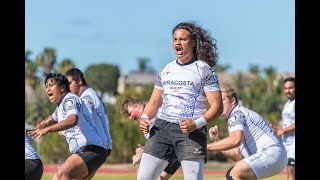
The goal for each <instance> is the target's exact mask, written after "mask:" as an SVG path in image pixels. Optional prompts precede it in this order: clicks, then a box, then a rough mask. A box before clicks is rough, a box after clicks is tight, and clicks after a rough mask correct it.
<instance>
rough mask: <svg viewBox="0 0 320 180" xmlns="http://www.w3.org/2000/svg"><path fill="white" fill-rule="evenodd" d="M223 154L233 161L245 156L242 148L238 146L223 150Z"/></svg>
mask: <svg viewBox="0 0 320 180" xmlns="http://www.w3.org/2000/svg"><path fill="white" fill-rule="evenodd" d="M221 152H222V153H223V155H225V156H226V157H227V158H230V159H231V160H232V161H234V162H237V161H240V160H241V159H243V156H242V154H241V152H240V148H239V147H236V148H233V149H230V150H226V151H221Z"/></svg>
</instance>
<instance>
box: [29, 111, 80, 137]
mask: <svg viewBox="0 0 320 180" xmlns="http://www.w3.org/2000/svg"><path fill="white" fill-rule="evenodd" d="M52 120H53V119H52ZM53 121H54V120H53ZM50 122H51V121H50ZM54 122H55V121H54ZM77 123H78V116H77V115H76V114H70V115H69V116H68V117H67V119H65V120H63V121H61V122H59V123H57V122H56V123H54V124H52V125H50V126H47V127H45V128H41V129H39V128H38V129H35V130H33V131H29V132H28V135H29V136H30V137H32V138H36V137H38V138H39V139H40V137H41V136H42V135H46V134H47V133H49V132H57V131H62V130H66V129H69V128H72V127H74V126H76V125H77Z"/></svg>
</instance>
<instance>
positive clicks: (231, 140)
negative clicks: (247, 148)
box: [208, 130, 243, 151]
mask: <svg viewBox="0 0 320 180" xmlns="http://www.w3.org/2000/svg"><path fill="white" fill-rule="evenodd" d="M242 138H243V131H241V130H236V131H233V132H231V134H230V135H229V136H228V137H226V138H224V139H222V140H219V141H215V142H213V143H210V144H208V150H212V151H226V150H230V149H233V148H236V147H239V146H240V144H241V141H242Z"/></svg>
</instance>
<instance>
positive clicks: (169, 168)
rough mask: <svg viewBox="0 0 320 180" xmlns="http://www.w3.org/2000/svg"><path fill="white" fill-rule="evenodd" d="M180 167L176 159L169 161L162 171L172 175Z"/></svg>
mask: <svg viewBox="0 0 320 180" xmlns="http://www.w3.org/2000/svg"><path fill="white" fill-rule="evenodd" d="M180 166H181V164H180V162H179V160H178V159H177V158H175V159H169V164H168V166H167V167H166V168H165V169H164V171H165V172H166V173H168V174H170V175H173V174H174V173H175V172H176V171H177V170H178V169H179V167H180Z"/></svg>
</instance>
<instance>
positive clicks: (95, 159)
mask: <svg viewBox="0 0 320 180" xmlns="http://www.w3.org/2000/svg"><path fill="white" fill-rule="evenodd" d="M110 153H111V150H110V149H109V150H106V149H105V148H103V147H100V146H96V145H87V146H83V147H81V148H80V149H79V150H78V152H76V153H75V154H78V155H79V156H80V157H81V158H82V159H83V160H84V162H85V164H86V165H87V168H88V175H87V176H89V175H91V174H92V173H93V172H95V171H96V170H97V169H98V168H99V167H100V166H101V165H102V164H103V163H104V162H105V161H106V159H107V157H108V156H109V154H110ZM87 176H86V177H87Z"/></svg>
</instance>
